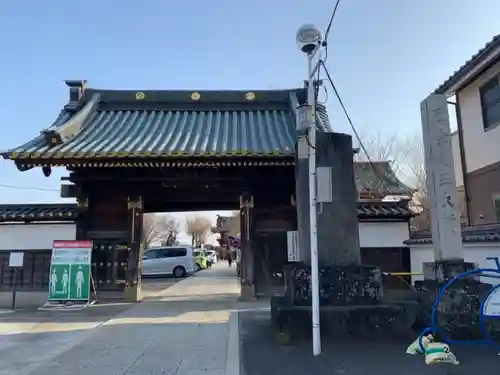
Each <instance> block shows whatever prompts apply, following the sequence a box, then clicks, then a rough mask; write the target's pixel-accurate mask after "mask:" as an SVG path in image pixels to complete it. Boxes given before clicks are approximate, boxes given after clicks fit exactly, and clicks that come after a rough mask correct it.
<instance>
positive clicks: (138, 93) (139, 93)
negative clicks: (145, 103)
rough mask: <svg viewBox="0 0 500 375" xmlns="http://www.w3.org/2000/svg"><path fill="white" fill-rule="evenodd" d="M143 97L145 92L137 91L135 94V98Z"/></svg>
mask: <svg viewBox="0 0 500 375" xmlns="http://www.w3.org/2000/svg"><path fill="white" fill-rule="evenodd" d="M145 98H146V94H144V93H143V92H142V91H139V92H137V93H136V94H135V99H136V100H144V99H145Z"/></svg>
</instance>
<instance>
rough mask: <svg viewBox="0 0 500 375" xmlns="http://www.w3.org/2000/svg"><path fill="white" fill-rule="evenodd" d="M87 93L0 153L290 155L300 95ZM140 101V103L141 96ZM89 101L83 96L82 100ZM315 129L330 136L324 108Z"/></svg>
mask: <svg viewBox="0 0 500 375" xmlns="http://www.w3.org/2000/svg"><path fill="white" fill-rule="evenodd" d="M251 94H252V96H250V97H251V98H252V99H249V92H248V91H205V92H196V93H193V92H192V91H145V92H137V91H131V90H122V91H110V90H95V89H86V91H85V95H84V99H81V100H80V102H77V103H71V102H70V104H71V105H67V106H66V107H65V109H63V111H62V112H61V114H60V115H59V117H58V119H57V120H56V121H55V123H54V124H53V125H52V126H51V127H49V128H48V129H46V130H44V131H42V134H40V135H39V136H37V137H35V138H34V139H32V140H31V141H29V142H27V143H25V144H23V145H21V146H19V147H16V148H13V149H11V150H8V152H5V153H3V154H2V155H3V156H4V157H5V158H10V159H16V160H18V159H28V158H29V159H48V160H50V159H70V158H72V159H93V160H95V159H96V158H101V159H103V158H108V159H109V158H124V157H129V158H130V157H132V158H155V157H159V158H163V159H164V158H179V157H189V156H194V157H197V156H199V157H217V156H218V157H250V156H253V157H255V156H268V157H279V156H293V155H294V153H295V142H296V125H295V116H296V114H295V108H296V105H297V104H300V103H302V102H303V101H304V100H305V96H304V95H305V90H304V89H297V90H281V91H254V92H251ZM139 97H140V98H141V99H138V98H139ZM85 98H86V99H85ZM318 112H319V113H318V121H317V124H318V129H319V130H321V131H329V130H330V127H329V124H328V123H327V121H328V116H327V114H326V110H325V108H324V107H322V106H320V107H319V108H318Z"/></svg>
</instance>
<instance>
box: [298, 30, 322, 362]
mask: <svg viewBox="0 0 500 375" xmlns="http://www.w3.org/2000/svg"><path fill="white" fill-rule="evenodd" d="M296 41H297V44H298V46H299V48H300V50H301V51H302V52H304V53H306V54H307V62H308V71H307V73H308V87H307V105H306V106H302V107H301V108H299V110H300V111H302V113H301V115H302V116H301V121H297V127H298V129H297V131H298V134H299V147H301V146H300V145H301V144H302V145H305V146H307V150H308V152H307V157H308V164H309V203H310V207H309V225H310V229H309V231H310V237H309V238H310V248H311V304H312V306H311V308H312V332H313V355H315V356H318V355H320V354H321V330H320V310H319V264H318V228H317V216H316V215H317V212H316V86H315V85H316V84H315V82H314V77H315V75H316V73H317V71H318V69H320V59H319V58H317V57H318V56H319V54H320V51H321V48H322V33H321V31H320V30H319V29H317V28H316V27H315V26H314V25H310V24H309V25H304V26H302V27H301V28H300V29H299V31H298V32H297V37H296ZM315 58H317V60H316V62H315ZM304 142H305V143H304ZM299 153H300V150H299ZM299 157H300V155H299ZM300 241H301V239H300V237H299V245H300Z"/></svg>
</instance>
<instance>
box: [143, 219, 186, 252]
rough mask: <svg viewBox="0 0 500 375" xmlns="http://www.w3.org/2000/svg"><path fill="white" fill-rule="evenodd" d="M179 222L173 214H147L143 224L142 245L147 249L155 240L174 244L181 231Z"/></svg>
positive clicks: (163, 243)
mask: <svg viewBox="0 0 500 375" xmlns="http://www.w3.org/2000/svg"><path fill="white" fill-rule="evenodd" d="M179 227H180V225H179V222H178V221H177V220H176V219H175V218H174V217H173V216H171V215H155V214H145V215H144V216H143V224H142V239H141V247H142V248H143V249H147V248H149V247H151V245H152V244H153V243H154V242H159V243H160V244H162V245H173V244H174V242H175V239H176V236H177V234H178V233H179Z"/></svg>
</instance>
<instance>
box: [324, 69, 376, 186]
mask: <svg viewBox="0 0 500 375" xmlns="http://www.w3.org/2000/svg"><path fill="white" fill-rule="evenodd" d="M319 63H320V65H321V66H322V67H323V69H324V71H325V74H326V77H327V79H328V81H329V82H330V86H332V89H333V92H334V93H335V96H336V97H337V100H338V101H339V104H340V106H341V107H342V110H343V112H344V115H345V117H346V118H347V122H349V125H350V127H351V129H352V131H353V133H354V136H355V137H356V140H357V141H358V143H359V147H360V148H361V149H362V150H363V153H364V154H365V156H366V159H367V160H368V163H369V165H370V167H371V168H372V170H373V173H374V174H375V177H377V178H378V180H379V181H378V182H379V183H380V182H381V181H382V178H381V176H380V173H379V171H378V170H377V168H375V164H373V161H372V159H371V157H370V155H369V153H368V151H367V149H366V147H365V145H364V144H363V141H362V140H361V137H360V136H359V134H358V131H357V130H356V127H355V126H354V123H353V121H352V119H351V116H349V113H348V112H347V108H346V107H345V105H344V102H343V100H342V98H341V97H340V94H339V92H338V90H337V87H336V86H335V84H334V83H333V80H332V77H331V76H330V72H329V71H328V68H327V67H326V65H325V62H324V60H320V61H319Z"/></svg>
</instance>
